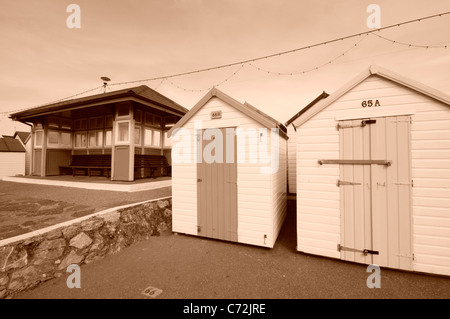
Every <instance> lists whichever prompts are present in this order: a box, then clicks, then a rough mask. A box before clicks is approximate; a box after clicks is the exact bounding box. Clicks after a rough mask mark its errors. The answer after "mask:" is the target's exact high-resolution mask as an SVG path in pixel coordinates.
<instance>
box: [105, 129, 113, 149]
mask: <svg viewBox="0 0 450 319" xmlns="http://www.w3.org/2000/svg"><path fill="white" fill-rule="evenodd" d="M111 145H112V131H111V130H107V131H105V146H111Z"/></svg>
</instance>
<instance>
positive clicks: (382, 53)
mask: <svg viewBox="0 0 450 319" xmlns="http://www.w3.org/2000/svg"><path fill="white" fill-rule="evenodd" d="M70 4H77V5H78V6H79V8H80V28H69V27H68V26H67V23H66V22H67V19H68V18H69V16H70V15H71V14H72V12H67V7H68V6H69V5H70ZM370 4H376V5H378V6H379V8H380V18H381V19H380V20H381V27H386V26H388V25H393V24H397V23H400V22H404V21H409V20H413V19H417V18H421V17H426V16H430V15H434V14H438V13H444V12H448V11H450V1H448V0H433V1H430V0H425V1H423V0H395V1H393V0H335V1H329V0H270V1H269V0H164V1H163V0H158V1H157V0H128V1H125V0H120V1H119V0H70V1H65V0H40V1H32V0H20V1H17V0H0V39H1V46H0V134H3V135H12V134H13V133H14V131H15V130H25V131H27V130H29V127H28V126H25V125H23V124H21V123H18V122H13V121H11V120H9V119H8V113H6V112H12V111H17V110H21V109H25V108H31V107H34V106H38V105H42V104H45V103H50V102H53V101H56V100H59V99H62V98H65V97H68V96H72V95H75V94H78V93H80V92H84V91H87V90H91V89H94V88H97V87H99V86H101V85H102V80H101V79H100V77H102V76H107V77H109V78H110V79H111V82H110V84H109V87H108V90H111V91H113V90H117V89H122V88H126V87H132V86H137V85H141V84H145V85H147V86H149V87H151V88H153V89H156V90H157V91H159V92H160V93H162V94H164V95H165V96H167V97H168V98H170V99H172V100H174V101H175V102H177V103H179V104H181V105H182V106H184V107H186V108H188V109H190V108H192V107H193V106H194V105H195V104H196V102H198V101H199V100H200V99H201V98H202V96H203V95H205V94H206V93H207V92H208V89H209V88H211V87H212V86H216V87H217V88H219V89H220V90H222V91H223V92H225V93H226V94H228V95H230V96H232V97H233V98H235V99H236V100H238V101H241V102H245V101H246V102H248V103H250V104H252V105H253V106H255V107H257V108H259V109H260V110H262V111H263V112H265V113H267V114H268V115H270V116H272V117H274V118H275V119H277V120H278V121H280V122H282V123H284V122H286V121H287V120H288V119H289V118H291V117H292V116H293V115H294V114H296V113H297V112H298V111H300V110H301V109H302V108H303V107H304V106H305V105H307V104H308V103H309V102H310V101H312V100H313V99H314V98H315V97H317V96H318V95H319V94H320V93H322V91H326V92H327V93H333V92H334V91H336V90H338V89H339V88H340V87H341V86H343V85H345V83H347V82H348V81H349V80H351V79H352V78H353V77H354V76H356V75H357V74H359V73H361V72H362V71H364V70H366V69H368V68H369V66H370V65H371V64H376V65H379V66H382V67H384V68H387V69H389V70H391V71H393V72H396V73H399V74H401V75H404V76H406V77H409V78H412V79H414V80H416V81H419V82H422V83H424V84H426V85H428V86H431V87H433V88H435V89H437V90H440V91H442V92H444V93H447V94H450V36H449V35H450V15H444V16H442V17H437V18H433V19H429V20H423V21H420V22H415V23H410V24H405V25H402V26H398V27H395V28H391V29H387V30H383V31H379V32H377V34H379V35H381V36H383V37H385V38H388V39H392V40H394V41H396V42H397V43H392V42H390V41H386V40H384V39H381V38H379V37H376V36H375V35H368V36H360V37H355V38H350V39H346V40H342V41H338V42H335V43H330V44H326V45H322V46H318V47H314V48H311V49H305V50H301V51H297V52H295V53H290V54H285V55H282V56H277V57H274V58H268V59H264V60H259V61H255V62H253V63H251V64H244V65H235V66H232V67H228V68H222V69H219V70H214V71H209V72H200V73H196V74H193V75H186V76H180V77H169V78H167V79H166V80H153V81H144V82H136V83H134V84H131V83H130V84H126V85H118V83H122V82H128V81H138V80H143V79H151V78H155V77H166V76H169V75H173V74H178V73H183V72H189V71H194V70H198V69H203V68H210V67H214V66H219V65H225V64H229V63H235V62H239V61H244V60H248V59H252V58H256V57H261V56H265V55H270V54H274V53H278V52H283V51H287V50H292V49H296V48H301V47H305V46H310V45H313V44H316V43H321V42H324V41H329V40H333V39H336V38H341V37H345V36H348V35H352V34H356V33H360V32H367V31H370V30H372V29H370V28H369V26H368V25H367V19H368V17H369V16H370V15H371V14H372V12H367V7H368V6H369V5H370ZM431 4H432V5H431ZM398 42H403V43H408V44H415V45H428V46H441V45H447V44H448V45H449V47H448V48H447V49H445V48H428V49H425V48H415V47H409V46H407V45H401V44H399V43H398ZM355 44H357V45H356V46H355ZM344 52H346V53H345V55H343V56H342V53H344ZM329 61H332V63H327V62H329ZM324 64H325V66H323V67H319V66H322V65H324ZM316 67H318V68H317V69H315V68H316ZM258 68H259V70H258ZM262 70H265V71H262ZM307 70H313V71H310V72H306V73H302V72H303V71H307ZM266 71H269V72H271V73H268V72H266ZM277 73H282V74H281V75H278V74H277ZM290 73H294V75H290ZM286 74H289V75H286ZM225 80H227V81H225ZM101 92H103V90H102V89H96V90H93V91H91V92H90V93H89V94H97V93H101Z"/></svg>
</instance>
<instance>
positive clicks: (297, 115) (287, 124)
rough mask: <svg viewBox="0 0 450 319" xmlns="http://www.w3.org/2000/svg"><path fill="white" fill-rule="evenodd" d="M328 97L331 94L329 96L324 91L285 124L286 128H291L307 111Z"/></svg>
mask: <svg viewBox="0 0 450 319" xmlns="http://www.w3.org/2000/svg"><path fill="white" fill-rule="evenodd" d="M328 96H330V94H328V93H327V92H325V91H323V92H322V93H321V94H320V95H319V96H318V97H316V98H315V99H314V100H312V101H311V102H310V103H309V104H308V105H307V106H305V107H304V108H302V109H301V110H300V112H298V113H297V114H295V115H294V116H293V117H291V118H290V119H289V120H288V121H287V122H286V124H284V125H285V126H289V124H291V123H292V122H294V121H295V120H296V119H297V118H298V117H300V116H301V115H302V114H303V113H305V112H306V111H308V110H309V109H310V108H311V107H312V106H313V105H314V104H316V103H317V102H319V101H320V100H322V99H325V98H327V97H328Z"/></svg>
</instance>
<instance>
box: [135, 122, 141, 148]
mask: <svg viewBox="0 0 450 319" xmlns="http://www.w3.org/2000/svg"><path fill="white" fill-rule="evenodd" d="M134 144H135V145H139V146H140V145H141V128H140V127H139V126H137V127H135V128H134Z"/></svg>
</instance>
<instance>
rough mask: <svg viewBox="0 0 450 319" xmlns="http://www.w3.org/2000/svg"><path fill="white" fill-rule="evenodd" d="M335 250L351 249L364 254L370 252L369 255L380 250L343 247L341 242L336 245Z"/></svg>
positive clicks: (377, 253)
mask: <svg viewBox="0 0 450 319" xmlns="http://www.w3.org/2000/svg"><path fill="white" fill-rule="evenodd" d="M337 250H338V251H351V252H355V253H363V254H364V256H367V254H371V255H379V254H380V252H379V251H377V250H371V249H363V250H360V249H355V248H349V247H344V246H341V244H338V245H337Z"/></svg>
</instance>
